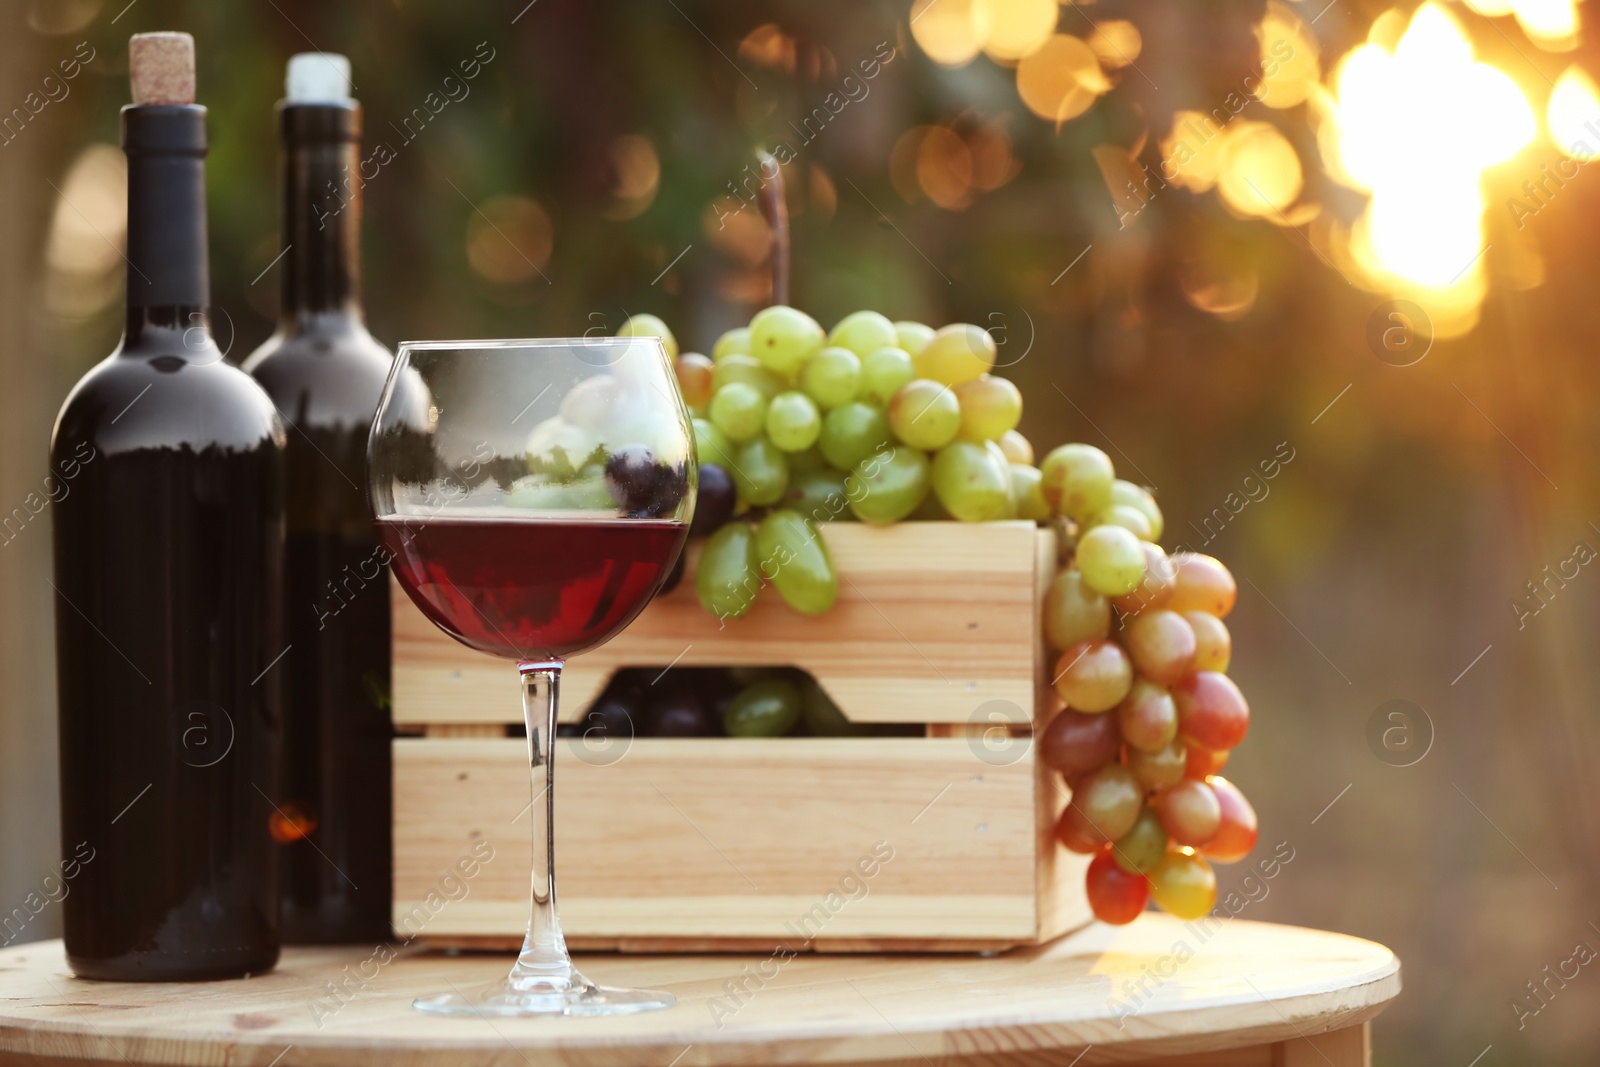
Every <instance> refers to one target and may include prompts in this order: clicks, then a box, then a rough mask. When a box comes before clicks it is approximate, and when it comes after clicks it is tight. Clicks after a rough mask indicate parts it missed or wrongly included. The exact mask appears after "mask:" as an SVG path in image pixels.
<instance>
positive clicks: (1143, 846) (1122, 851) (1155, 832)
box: [1111, 805, 1167, 874]
mask: <svg viewBox="0 0 1600 1067" xmlns="http://www.w3.org/2000/svg"><path fill="white" fill-rule="evenodd" d="M1166 852H1167V831H1166V829H1165V828H1164V827H1163V826H1162V825H1161V819H1160V817H1159V816H1157V815H1156V813H1155V812H1154V811H1152V810H1151V809H1150V807H1149V806H1148V805H1147V806H1145V807H1144V808H1142V809H1140V811H1139V817H1138V818H1137V819H1135V820H1134V821H1133V829H1131V830H1129V831H1128V832H1127V833H1125V834H1123V835H1122V836H1121V837H1119V838H1117V840H1116V841H1115V842H1114V843H1113V844H1112V846H1111V858H1112V859H1114V860H1115V861H1116V863H1117V866H1118V867H1121V868H1122V869H1123V870H1125V871H1127V872H1128V873H1129V874H1149V873H1150V872H1151V871H1153V870H1155V869H1156V864H1158V863H1160V862H1161V857H1162V856H1164V855H1166Z"/></svg>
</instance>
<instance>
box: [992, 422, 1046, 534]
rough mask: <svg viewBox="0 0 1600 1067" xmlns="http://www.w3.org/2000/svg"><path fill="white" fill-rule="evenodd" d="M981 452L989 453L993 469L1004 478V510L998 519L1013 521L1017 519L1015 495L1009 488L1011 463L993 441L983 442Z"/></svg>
mask: <svg viewBox="0 0 1600 1067" xmlns="http://www.w3.org/2000/svg"><path fill="white" fill-rule="evenodd" d="M983 450H984V451H985V452H987V453H989V459H990V460H991V461H992V462H993V463H994V465H995V468H996V469H997V470H999V471H1000V472H1001V473H1002V474H1004V475H1005V478H1006V510H1005V511H1004V513H1002V514H1001V516H1000V517H1001V518H1002V519H1014V518H1016V517H1017V494H1016V491H1015V490H1013V489H1012V488H1011V462H1010V461H1009V460H1007V459H1006V454H1005V453H1004V452H1002V451H1000V446H999V445H997V444H995V443H994V442H993V441H985V442H983ZM1041 495H1043V494H1041Z"/></svg>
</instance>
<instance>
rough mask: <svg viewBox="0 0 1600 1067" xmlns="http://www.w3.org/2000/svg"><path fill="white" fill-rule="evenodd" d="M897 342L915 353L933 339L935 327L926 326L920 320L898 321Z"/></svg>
mask: <svg viewBox="0 0 1600 1067" xmlns="http://www.w3.org/2000/svg"><path fill="white" fill-rule="evenodd" d="M894 332H895V337H896V340H895V344H897V345H899V346H900V347H901V348H903V349H905V350H906V351H907V352H909V353H911V354H912V355H915V354H916V353H918V352H921V351H922V350H923V349H924V348H926V347H927V346H928V342H929V341H931V340H933V327H932V326H924V325H923V324H922V323H920V322H897V323H895V324H894Z"/></svg>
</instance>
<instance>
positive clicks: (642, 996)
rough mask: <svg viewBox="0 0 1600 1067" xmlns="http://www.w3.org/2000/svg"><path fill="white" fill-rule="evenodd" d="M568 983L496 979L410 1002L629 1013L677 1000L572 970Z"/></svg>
mask: <svg viewBox="0 0 1600 1067" xmlns="http://www.w3.org/2000/svg"><path fill="white" fill-rule="evenodd" d="M573 978H574V982H573V983H572V984H571V985H567V986H555V985H543V984H533V985H527V986H521V985H515V986H514V985H512V984H511V983H510V982H497V983H495V984H494V985H491V986H485V987H484V988H482V989H475V990H472V991H470V992H466V993H440V994H438V995H436V996H431V997H418V998H417V999H416V1000H413V1001H412V1002H411V1006H412V1007H413V1008H416V1009H417V1010H418V1011H425V1012H430V1013H432V1014H434V1015H457V1016H483V1015H496V1016H508V1015H510V1016H518V1015H522V1016H527V1015H631V1014H632V1013H634V1012H638V1011H655V1010H657V1009H658V1008H670V1007H672V1006H673V1005H674V1004H676V1003H677V1002H678V998H676V997H674V996H673V995H672V994H671V993H668V992H667V991H666V990H663V989H620V988H617V987H615V986H604V985H595V984H594V983H592V982H589V981H588V980H586V979H584V978H583V977H582V976H581V975H577V974H574V976H573Z"/></svg>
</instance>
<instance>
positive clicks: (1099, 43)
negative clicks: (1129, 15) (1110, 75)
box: [1089, 19, 1144, 70]
mask: <svg viewBox="0 0 1600 1067" xmlns="http://www.w3.org/2000/svg"><path fill="white" fill-rule="evenodd" d="M1089 48H1090V50H1091V51H1093V52H1094V54H1095V56H1097V57H1098V58H1099V60H1100V65H1101V66H1103V67H1106V68H1109V69H1111V70H1120V69H1121V68H1123V67H1126V66H1128V65H1129V64H1130V63H1132V62H1133V61H1134V60H1136V59H1138V58H1139V52H1140V50H1142V49H1143V48H1144V38H1143V37H1141V36H1140V35H1139V27H1137V26H1135V25H1134V24H1133V23H1131V22H1129V21H1127V20H1126V19H1106V20H1105V21H1104V22H1098V23H1096V24H1095V27H1094V32H1093V33H1091V34H1090V35H1089Z"/></svg>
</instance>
